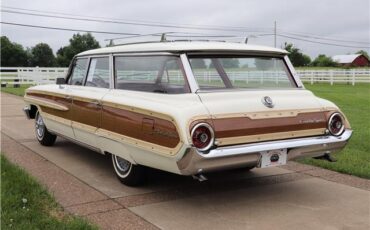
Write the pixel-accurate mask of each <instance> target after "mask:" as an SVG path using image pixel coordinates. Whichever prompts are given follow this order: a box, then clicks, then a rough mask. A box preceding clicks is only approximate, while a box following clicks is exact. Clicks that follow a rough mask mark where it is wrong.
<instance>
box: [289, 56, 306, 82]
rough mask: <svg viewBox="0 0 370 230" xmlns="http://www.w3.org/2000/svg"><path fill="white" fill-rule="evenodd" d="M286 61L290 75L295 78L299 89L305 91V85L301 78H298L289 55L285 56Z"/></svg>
mask: <svg viewBox="0 0 370 230" xmlns="http://www.w3.org/2000/svg"><path fill="white" fill-rule="evenodd" d="M284 60H285V63H286V64H287V66H288V69H289V71H290V73H291V74H292V76H293V78H294V81H295V82H296V83H297V86H298V87H299V88H302V89H304V85H303V83H302V81H301V79H300V78H299V76H298V74H297V72H296V71H295V69H294V67H293V65H292V63H291V62H290V60H289V58H288V55H285V56H284Z"/></svg>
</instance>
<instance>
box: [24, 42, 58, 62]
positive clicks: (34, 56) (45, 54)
mask: <svg viewBox="0 0 370 230" xmlns="http://www.w3.org/2000/svg"><path fill="white" fill-rule="evenodd" d="M30 53H31V55H30V63H31V66H40V67H52V66H55V56H54V54H53V50H52V49H51V48H50V46H49V45H48V44H46V43H39V44H37V45H36V46H34V47H32V48H31V51H30Z"/></svg>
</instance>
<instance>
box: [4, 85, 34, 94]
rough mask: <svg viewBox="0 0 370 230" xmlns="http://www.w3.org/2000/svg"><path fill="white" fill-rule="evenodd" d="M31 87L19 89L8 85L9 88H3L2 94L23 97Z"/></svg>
mask: <svg viewBox="0 0 370 230" xmlns="http://www.w3.org/2000/svg"><path fill="white" fill-rule="evenodd" d="M28 87H30V85H21V86H20V87H19V88H14V87H13V85H8V86H7V87H3V88H1V92H5V93H10V94H14V95H17V96H23V95H24V91H25V90H26V89H27V88H28Z"/></svg>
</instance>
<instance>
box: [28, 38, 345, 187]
mask: <svg viewBox="0 0 370 230" xmlns="http://www.w3.org/2000/svg"><path fill="white" fill-rule="evenodd" d="M24 100H25V101H26V107H25V109H24V110H25V112H26V114H27V116H28V117H29V118H31V119H35V124H36V125H35V127H36V137H37V139H38V141H39V142H40V143H41V144H42V145H46V146H50V145H52V144H53V143H54V142H55V140H56V137H57V136H61V137H64V138H67V139H69V140H71V141H74V142H76V143H79V144H81V145H83V146H86V147H88V148H90V149H93V150H95V151H97V152H100V153H102V154H106V155H109V156H110V157H111V160H112V165H113V168H114V171H115V173H116V174H117V176H118V178H119V179H120V180H121V181H122V182H123V183H124V184H127V185H137V184H139V183H140V182H142V181H143V178H145V171H146V170H145V169H146V167H152V168H156V169H160V170H164V171H168V172H172V173H177V174H181V175H192V176H194V177H195V178H198V179H200V180H203V179H206V177H205V176H204V174H205V173H207V172H210V171H216V170H226V169H231V168H245V169H246V170H247V169H251V168H253V167H261V168H264V167H270V166H278V165H283V164H286V162H287V160H291V159H295V158H297V157H302V156H312V157H319V156H328V155H329V154H331V153H333V152H335V151H338V150H341V149H342V148H343V147H344V146H345V145H346V143H347V141H348V140H349V138H350V136H351V134H352V130H351V127H350V125H349V123H348V120H347V119H346V117H345V116H344V114H343V113H342V112H341V111H340V110H339V109H338V107H337V106H336V105H335V104H333V103H332V102H329V101H327V100H324V99H321V98H318V97H315V96H314V95H313V94H312V93H311V92H310V91H308V90H306V89H305V88H304V86H303V84H302V82H301V81H300V79H299V77H298V76H297V74H296V72H295V70H294V68H293V66H292V65H291V63H290V61H289V59H288V57H287V52H286V51H284V50H281V49H276V48H269V47H261V46H252V45H247V44H242V43H228V42H195V41H181V42H180V41H177V42H176V41H173V42H169V41H167V42H151V43H137V44H125V45H119V46H114V47H107V48H101V49H96V50H90V51H86V52H83V53H80V54H78V55H77V56H76V57H75V58H74V59H73V61H72V64H71V65H70V69H69V72H68V74H67V76H66V78H65V79H58V80H57V84H55V85H40V86H35V87H31V88H29V89H28V90H27V92H26V95H25V97H24Z"/></svg>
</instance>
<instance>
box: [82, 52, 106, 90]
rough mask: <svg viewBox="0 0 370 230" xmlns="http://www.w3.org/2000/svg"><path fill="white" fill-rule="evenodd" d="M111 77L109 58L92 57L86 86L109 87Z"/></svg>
mask: <svg viewBox="0 0 370 230" xmlns="http://www.w3.org/2000/svg"><path fill="white" fill-rule="evenodd" d="M109 79H110V74H109V58H108V57H98V58H91V59H90V66H89V71H88V73H87V78H86V86H92V87H98V88H109Z"/></svg>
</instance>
